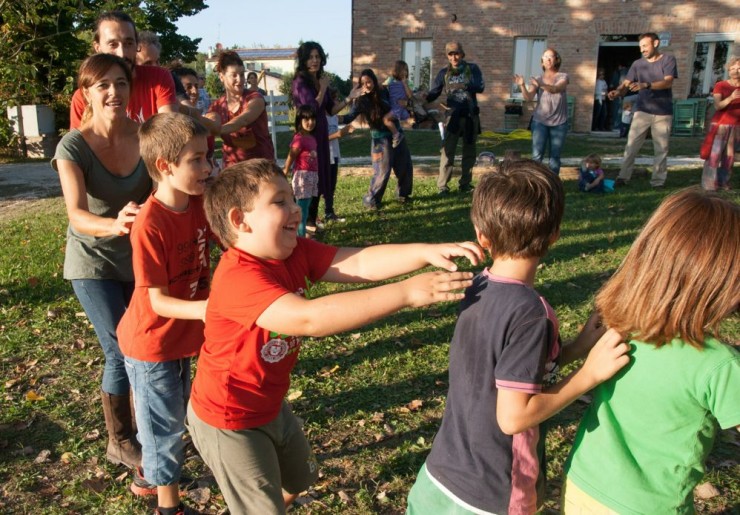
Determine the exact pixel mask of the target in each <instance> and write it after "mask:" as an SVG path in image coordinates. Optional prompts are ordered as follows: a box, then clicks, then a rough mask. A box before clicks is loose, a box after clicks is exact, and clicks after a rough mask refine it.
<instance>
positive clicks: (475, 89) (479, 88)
mask: <svg viewBox="0 0 740 515" xmlns="http://www.w3.org/2000/svg"><path fill="white" fill-rule="evenodd" d="M469 65H470V81H469V82H468V85H467V86H468V87H467V88H466V89H467V91H469V92H470V93H483V90H484V89H485V87H486V84H485V81H484V80H483V73H482V72H481V71H480V68H479V67H478V65H477V64H472V63H469Z"/></svg>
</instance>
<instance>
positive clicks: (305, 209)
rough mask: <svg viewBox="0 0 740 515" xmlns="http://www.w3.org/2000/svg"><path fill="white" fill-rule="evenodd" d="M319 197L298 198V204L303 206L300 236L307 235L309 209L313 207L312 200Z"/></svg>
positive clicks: (299, 229) (299, 228)
mask: <svg viewBox="0 0 740 515" xmlns="http://www.w3.org/2000/svg"><path fill="white" fill-rule="evenodd" d="M315 198H318V197H308V198H299V199H296V204H298V207H300V208H301V223H299V224H298V236H305V235H306V223H307V222H308V211H309V209H310V208H311V201H312V200H313V199H315Z"/></svg>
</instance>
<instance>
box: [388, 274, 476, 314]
mask: <svg viewBox="0 0 740 515" xmlns="http://www.w3.org/2000/svg"><path fill="white" fill-rule="evenodd" d="M472 284H473V274H472V273H471V272H427V273H424V274H419V275H415V276H414V277H411V278H410V279H406V280H405V281H402V282H401V283H399V285H400V286H401V287H402V288H404V290H405V293H406V299H407V302H406V304H407V305H408V306H411V307H415V308H418V307H421V306H427V305H429V304H433V303H435V302H446V301H451V300H460V299H462V298H463V297H464V296H465V294H464V291H463V290H465V288H467V287H469V286H470V285H472Z"/></svg>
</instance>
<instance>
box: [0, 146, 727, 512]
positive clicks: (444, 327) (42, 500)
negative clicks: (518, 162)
mask: <svg viewBox="0 0 740 515" xmlns="http://www.w3.org/2000/svg"><path fill="white" fill-rule="evenodd" d="M415 134H416V133H413V132H410V133H409V139H410V143H411V145H412V149H414V153H415V154H417V155H421V154H434V151H436V150H437V142H436V140H434V145H432V144H429V147H428V151H427V150H426V149H425V150H417V148H416V145H417V144H418V145H421V143H420V142H417V141H416V139H415V138H416V136H415ZM354 138H357V139H358V140H359V139H361V136H352V137H351V138H350V142H347V143H346V144H345V143H343V149H342V150H343V152H346V155H351V154H350V149H351V148H353V146H352V145H351V144H350V143H351V142H354ZM576 139H577V138H575V139H574V138H572V139H571V140H570V141H569V142H568V144H567V145H566V149H568V148H569V147H571V148H572V147H574V146H575V145H576V144H577V142H576ZM484 140H485V141H488V138H484ZM614 141H615V152H617V153H618V148H621V147H622V145H623V143H622V142H619V143H618V144H616V142H617V140H614ZM494 143H495V141H494V139H491V142H490V144H491V145H493V144H494ZM571 143H572V145H571ZM694 143H695V142H694ZM425 144H426V143H425ZM610 144H611V143H610ZM687 144H688V143H687ZM692 144H693V143H692ZM522 145H523V146H522V150H523V151H525V153H526V151H527V149H528V147H529V142H528V141H526V142H523V143H522ZM604 145H606V143H604ZM677 146H679V145H677V144H673V148H674V149H675V148H676V147H677ZM360 147H361V150H362V151H361V152H360V150H359V149H360ZM286 148H287V147H286ZM425 148H426V147H425ZM484 148H486V147H485V145H481V150H483V149H484ZM691 148H692V149H693V150H692V151H691V152H688V151H687V152H681V154H683V155H686V154H689V155H693V154H695V153H696V152H695V150H696V148H695V147H691ZM367 149H368V146H367V144H366V142H364V141H363V142H359V143H358V150H357V152H358V154H359V155H365V154H366V153H367ZM604 153H606V152H604ZM497 154H498V152H497ZM699 175H700V171H699V170H681V171H671V172H670V173H669V179H668V183H667V188H666V189H665V190H662V191H653V190H651V189H650V188H649V187H648V182H647V179H645V178H643V177H636V178H635V179H634V180H633V181H632V183H631V184H630V186H629V187H628V188H623V189H620V190H618V192H617V193H614V194H611V195H607V196H597V195H585V194H580V193H578V192H577V188H576V184H575V182H573V181H567V182H566V190H567V192H568V198H567V207H566V214H565V220H564V224H563V227H562V236H561V239H560V241H559V242H558V243H557V245H556V246H555V247H554V248H553V249H552V251H551V252H550V254H549V255H548V256H547V257H546V258H545V259H544V261H543V263H542V266H541V269H540V271H539V272H538V276H537V279H536V286H537V288H538V289H539V290H540V291H541V292H542V293H543V294H544V295H545V296H546V297H547V298H548V300H549V301H550V303H551V304H552V305H553V307H554V308H555V310H556V312H557V313H558V316H559V318H560V323H561V331H562V335H563V338H564V339H567V338H570V337H573V336H574V335H575V334H576V332H577V330H578V327H579V324H580V323H582V322H583V321H584V320H585V319H586V316H587V314H588V312H589V305H590V303H591V301H592V298H593V294H594V292H595V291H596V290H597V289H598V288H599V286H600V285H601V284H602V283H603V282H604V281H605V279H606V278H607V277H608V276H609V275H610V274H611V273H612V272H613V271H614V270H615V268H616V266H617V265H618V263H619V262H620V260H621V259H622V257H623V256H624V255H625V253H626V251H627V249H628V247H629V245H630V243H631V242H632V241H633V239H634V237H635V235H636V234H637V232H638V230H639V228H640V226H641V224H643V223H644V221H645V220H646V219H647V217H648V216H649V215H650V213H651V212H652V211H653V210H654V209H655V207H656V206H657V205H658V203H659V202H660V200H661V199H662V198H663V197H664V196H665V195H667V194H668V193H670V192H671V191H674V190H676V189H678V188H681V187H684V186H688V185H693V184H696V183H697V182H698V177H699ZM390 186H391V188H390V189H391V191H389V192H388V193H387V198H388V203H387V204H386V206H385V208H384V209H383V210H381V211H380V212H378V213H375V212H367V211H364V210H363V209H362V208H361V204H360V201H359V199H360V197H361V195H362V194H363V193H364V191H365V189H366V187H367V178H364V177H343V178H342V179H341V181H340V184H339V188H338V194H337V210H338V212H340V213H341V214H342V215H344V216H346V217H347V222H346V223H344V224H337V225H334V226H330V227H329V228H328V230H327V231H326V232H325V233H324V234H323V236H322V237H323V240H324V241H326V242H328V243H332V244H336V245H347V246H349V245H354V246H358V245H370V244H377V243H385V242H414V241H428V242H439V241H459V240H462V239H471V238H473V228H472V226H471V223H470V221H469V216H468V211H469V197H463V196H457V195H451V196H448V197H444V198H438V197H437V196H436V195H435V193H436V185H435V182H434V179H433V178H424V179H417V180H416V184H415V189H414V198H415V201H414V202H413V203H411V204H409V205H400V204H396V203H394V202H393V201H392V200H390V198H391V197H392V195H391V194H392V188H393V186H394V184H393V179H392V180H391V185H390ZM730 195H732V198H734V199H735V201H738V200H740V195H738V194H737V193H732V194H730ZM66 224H67V219H66V215H65V212H64V207H63V203H62V201H61V199H59V198H53V199H45V200H41V201H38V202H36V203H35V204H34V205H32V206H31V208H28V209H25V210H23V211H21V212H20V213H19V214H17V215H15V216H13V217H11V218H7V219H5V220H2V221H0V231H2V234H3V243H4V244H3V245H2V247H0V377H2V382H1V383H0V484H1V485H2V486H1V487H0V512H2V513H52V514H63V513H64V514H67V513H147V512H151V511H150V510H151V506H149V505H148V504H147V503H146V502H145V501H143V500H140V499H134V498H133V496H131V495H130V494H129V493H128V491H127V487H128V482H129V481H130V476H127V474H126V473H125V470H123V469H121V468H117V467H114V466H111V465H110V464H108V463H107V462H106V460H105V445H106V436H105V435H106V432H105V427H104V424H103V417H102V410H101V409H100V407H99V401H98V398H99V393H98V391H99V384H100V374H101V371H102V363H103V357H102V353H101V352H100V349H99V347H98V344H97V340H96V338H95V335H94V333H93V331H92V328H91V327H90V325H89V323H88V322H87V320H86V318H85V317H84V316H83V315H82V313H81V311H82V310H81V308H80V305H79V303H78V302H77V300H76V298H75V297H74V294H73V292H72V289H71V287H70V285H69V284H68V283H67V282H66V281H64V280H63V279H62V262H63V252H64V245H65V228H66ZM720 266H737V264H736V263H728V264H721V265H720ZM476 270H480V267H478V268H477V269H476ZM339 289H341V288H339V287H336V286H333V285H329V286H327V285H319V286H317V293H319V294H322V293H329V292H333V291H337V290H339ZM456 309H457V307H456V305H455V304H452V303H447V304H440V305H436V306H433V307H428V308H423V309H415V310H405V311H403V312H401V313H398V314H396V315H394V316H392V317H389V318H387V319H385V320H383V321H380V322H378V323H375V324H372V325H370V326H368V327H365V328H362V329H361V330H358V331H354V332H351V333H347V334H340V335H336V336H332V337H328V338H320V339H305V340H304V346H303V350H302V354H301V358H300V360H299V362H298V364H297V366H296V368H295V371H294V374H293V383H292V387H291V391H290V396H289V398H290V399H291V400H292V401H293V405H294V410H295V412H296V413H297V414H298V415H299V416H300V417H302V418H303V419H304V420H305V431H306V433H307V434H308V438H309V440H310V442H311V444H312V446H313V448H314V450H315V452H316V454H317V456H318V459H319V463H320V470H321V477H320V479H319V481H318V482H317V483H316V485H315V486H314V488H313V489H312V490H311V491H310V492H309V498H303V499H302V501H303V502H304V503H305V502H306V501H309V500H312V502H310V503H307V504H304V505H302V506H301V507H298V508H296V509H294V510H293V512H294V513H306V514H308V513H337V514H338V513H350V514H365V513H403V511H404V509H405V499H406V495H407V493H408V490H409V488H410V487H411V485H412V484H413V481H414V478H415V476H416V473H417V471H418V469H419V467H420V466H421V464H422V463H423V461H424V458H425V456H426V454H427V453H428V452H429V449H430V447H431V443H432V440H433V438H434V434H435V432H436V430H437V428H438V427H439V423H440V419H441V416H442V412H443V409H444V403H445V394H446V391H447V355H448V350H449V340H450V338H451V335H452V330H453V327H454V324H455V314H456ZM724 332H725V336H726V340H727V341H729V342H731V343H733V344H735V345H737V344H738V343H740V317H738V316H737V315H736V316H735V317H733V318H731V319H729V320H727V321H726V322H725V324H724ZM584 408H585V404H584V403H583V402H576V403H575V404H574V405H573V406H571V407H569V408H568V409H566V410H565V411H563V412H562V413H561V414H560V415H558V416H557V417H555V418H554V419H553V420H552V421H551V424H550V432H549V434H548V438H547V449H548V452H549V463H548V469H547V474H548V478H549V486H548V495H547V508H548V509H549V510H556V509H557V508H558V505H559V504H558V503H559V501H558V494H559V491H560V486H561V472H562V466H563V462H564V460H565V458H566V456H567V452H568V449H569V448H570V444H571V442H572V438H573V436H574V432H575V428H576V425H577V421H578V419H579V417H580V415H581V413H582V412H583V409H584ZM739 446H740V438H738V433H737V432H736V431H734V430H730V431H724V432H722V433H721V434H720V437H719V438H718V444H717V446H716V448H715V450H714V452H713V453H712V455H711V458H710V460H709V464H708V470H707V477H706V480H707V481H709V482H711V484H712V485H714V486H715V487H716V488H717V489H718V490H719V495H717V496H715V497H713V498H712V499H708V500H697V503H696V508H697V510H698V511H699V512H701V513H723V512H731V511H732V510H733V508H735V509H736V507H737V505H738V503H739V502H740V464H739V463H738V461H739V460H738V456H739V453H738V448H739ZM44 451H49V452H48V453H46V452H44ZM185 468H186V471H185V473H186V474H188V475H189V476H192V477H195V478H198V483H197V486H198V488H196V489H195V490H194V491H192V492H191V495H192V496H193V497H195V498H197V501H196V500H190V501H189V503H190V505H191V506H193V507H199V508H200V509H201V510H202V511H203V512H205V513H213V514H215V513H221V512H222V510H223V508H224V507H225V505H224V503H223V499H222V498H221V496H220V494H219V491H218V488H217V487H216V486H215V484H214V483H213V480H212V478H210V477H209V476H208V473H207V471H206V470H204V467H203V465H202V463H201V462H200V461H199V459H198V458H197V456H196V455H194V454H193V453H192V452H191V453H189V456H188V460H187V462H186V467H185ZM148 510H149V511H148Z"/></svg>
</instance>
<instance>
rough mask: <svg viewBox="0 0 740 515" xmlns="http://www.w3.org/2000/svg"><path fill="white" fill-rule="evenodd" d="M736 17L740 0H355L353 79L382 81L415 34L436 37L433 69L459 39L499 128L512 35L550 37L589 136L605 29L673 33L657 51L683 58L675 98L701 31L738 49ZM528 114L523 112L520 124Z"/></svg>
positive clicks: (488, 126) (489, 124)
mask: <svg viewBox="0 0 740 515" xmlns="http://www.w3.org/2000/svg"><path fill="white" fill-rule="evenodd" d="M733 4H734V5H733ZM710 6H711V9H710ZM739 14H740V8H738V7H737V4H735V3H734V2H723V1H722V2H721V1H716V2H706V1H676V0H664V1H662V2H653V1H647V0H646V1H643V2H638V1H634V0H557V1H555V0H549V1H532V0H518V1H516V2H514V1H503V0H499V1H495V0H467V1H464V2H451V1H446V2H445V1H439V2H436V1H435V2H430V1H423V0H373V1H370V0H353V5H352V73H353V76H354V77H355V78H356V77H357V76H358V75H359V72H360V70H362V69H363V68H368V67H369V68H373V69H374V70H375V71H376V73H377V74H378V77H379V79H380V80H381V81H383V80H384V79H385V77H386V76H387V75H389V74H390V71H391V68H392V66H393V63H394V61H395V60H397V59H401V57H402V55H401V53H402V48H401V47H402V41H403V40H404V39H413V38H424V39H431V40H432V46H433V63H432V68H433V70H434V71H433V73H436V72H437V70H439V69H440V68H441V67H442V66H445V65H446V63H447V58H446V56H445V55H444V44H445V42H447V41H449V40H459V41H460V42H462V43H463V45H464V47H465V53H466V59H467V60H469V61H471V62H475V63H477V64H478V65H479V66H480V68H481V70H482V72H483V75H484V77H485V81H486V90H485V93H483V94H482V95H479V100H480V105H481V122H482V125H483V129H484V130H498V129H501V128H503V127H504V104H505V101H506V99H507V98H509V96H510V85H511V75H512V69H513V68H512V67H513V64H512V63H513V58H514V38H516V37H524V36H545V37H546V38H547V44H548V46H552V47H554V48H556V49H557V50H558V52H559V53H560V55H561V56H562V60H563V64H562V67H561V71H564V72H566V73H568V74H569V75H570V85H569V86H568V95H573V96H575V97H576V111H575V114H576V116H575V118H576V119H575V126H574V129H573V130H574V131H575V132H585V131H589V130H590V128H591V113H592V108H593V91H594V85H595V81H596V63H597V57H598V50H599V41H600V39H601V36H602V35H610V34H639V33H641V32H670V33H671V42H670V45H669V46H668V47H666V48H662V49H661V50H662V51H664V52H666V53H672V54H673V55H675V56H676V59H677V62H678V74H679V78H678V79H677V80H676V81H675V82H674V87H673V95H674V98H686V96H687V94H688V91H689V86H690V78H691V67H692V65H693V59H694V55H693V53H694V36H695V34H697V33H720V32H721V33H734V38H735V45H734V49H733V51H731V54H734V55H738V54H740V16H738V15H739ZM607 79H608V77H607ZM528 119H529V117H528V116H527V115H526V113H525V115H524V116H522V117H521V123H522V126H524V125H526V122H527V121H528Z"/></svg>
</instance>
